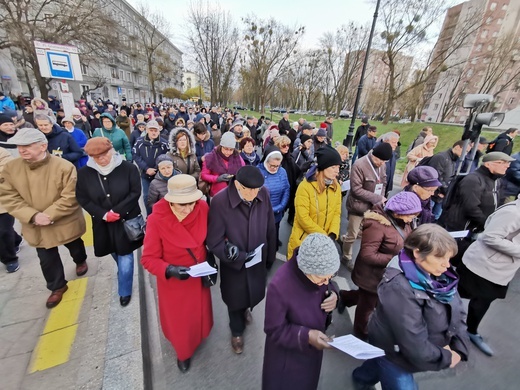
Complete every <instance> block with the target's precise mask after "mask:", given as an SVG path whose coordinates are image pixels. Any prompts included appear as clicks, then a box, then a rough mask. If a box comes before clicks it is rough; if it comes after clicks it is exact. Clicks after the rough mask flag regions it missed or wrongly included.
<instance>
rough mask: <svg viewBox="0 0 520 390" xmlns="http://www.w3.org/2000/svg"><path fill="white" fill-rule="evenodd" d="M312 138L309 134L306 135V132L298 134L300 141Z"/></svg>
mask: <svg viewBox="0 0 520 390" xmlns="http://www.w3.org/2000/svg"><path fill="white" fill-rule="evenodd" d="M310 139H312V137H311V136H310V135H307V134H302V135H300V141H301V143H302V144H303V143H305V142H306V141H308V140H310Z"/></svg>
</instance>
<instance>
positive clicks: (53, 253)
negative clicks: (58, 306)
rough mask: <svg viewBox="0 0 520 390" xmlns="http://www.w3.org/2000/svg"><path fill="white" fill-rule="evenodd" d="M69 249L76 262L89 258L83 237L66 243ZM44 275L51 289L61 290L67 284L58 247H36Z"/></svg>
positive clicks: (79, 262)
mask: <svg viewBox="0 0 520 390" xmlns="http://www.w3.org/2000/svg"><path fill="white" fill-rule="evenodd" d="M64 245H65V247H66V248H67V249H68V250H69V252H70V256H71V257H72V260H74V263H76V264H81V263H83V262H85V261H86V260H87V252H86V251H85V244H84V243H83V240H82V239H81V238H77V239H75V240H74V241H71V242H68V243H67V244H64ZM36 253H38V258H39V259H40V266H41V268H42V272H43V276H44V277H45V280H46V281H47V288H48V289H49V290H51V291H56V290H59V289H60V288H62V287H64V286H65V285H66V284H67V280H65V272H64V271H63V263H62V262H61V257H60V253H59V252H58V247H54V248H49V249H45V248H36Z"/></svg>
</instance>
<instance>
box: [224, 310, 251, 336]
mask: <svg viewBox="0 0 520 390" xmlns="http://www.w3.org/2000/svg"><path fill="white" fill-rule="evenodd" d="M246 310H247V308H245V309H239V310H229V309H228V314H229V327H230V328H231V335H232V336H233V337H238V336H242V335H243V334H244V330H245V329H246Z"/></svg>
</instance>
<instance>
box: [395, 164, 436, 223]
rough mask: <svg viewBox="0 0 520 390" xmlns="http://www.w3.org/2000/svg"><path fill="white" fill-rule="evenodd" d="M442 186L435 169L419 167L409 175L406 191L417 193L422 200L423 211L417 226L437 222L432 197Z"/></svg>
mask: <svg viewBox="0 0 520 390" xmlns="http://www.w3.org/2000/svg"><path fill="white" fill-rule="evenodd" d="M441 185H442V183H441V182H440V181H439V174H438V173H437V170H436V169H435V168H432V167H428V166H418V167H415V168H414V169H412V170H411V171H410V172H409V173H408V185H407V186H406V187H404V190H405V191H407V192H413V193H415V195H417V196H418V197H419V199H420V200H421V208H422V210H421V213H420V214H419V216H418V218H417V221H416V222H417V225H422V224H424V223H433V222H435V216H434V215H433V211H432V204H433V202H432V200H431V197H432V196H433V194H435V191H436V190H437V188H439V187H440V186H441Z"/></svg>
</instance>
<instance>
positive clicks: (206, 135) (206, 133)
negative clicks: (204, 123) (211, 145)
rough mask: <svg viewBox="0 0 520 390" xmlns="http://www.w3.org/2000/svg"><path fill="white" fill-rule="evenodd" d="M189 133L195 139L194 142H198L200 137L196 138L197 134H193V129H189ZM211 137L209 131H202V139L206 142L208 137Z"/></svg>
mask: <svg viewBox="0 0 520 390" xmlns="http://www.w3.org/2000/svg"><path fill="white" fill-rule="evenodd" d="M190 133H191V135H192V136H193V139H194V140H195V141H196V142H200V139H199V138H197V136H196V135H195V133H194V132H193V130H191V131H190ZM210 138H211V134H210V133H209V131H206V132H205V133H204V139H203V141H204V142H206V141H209V139H210Z"/></svg>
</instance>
